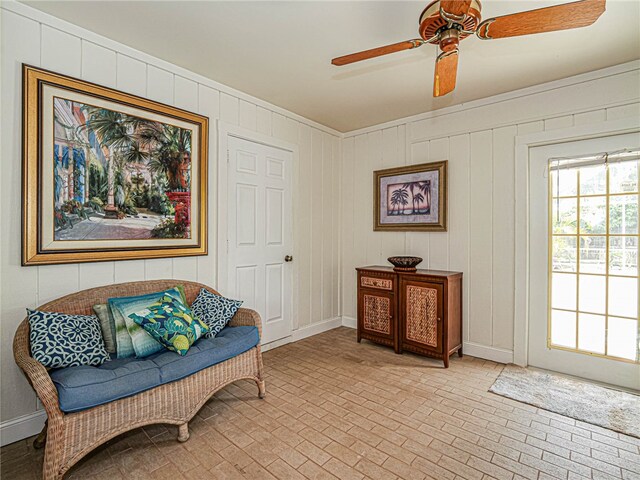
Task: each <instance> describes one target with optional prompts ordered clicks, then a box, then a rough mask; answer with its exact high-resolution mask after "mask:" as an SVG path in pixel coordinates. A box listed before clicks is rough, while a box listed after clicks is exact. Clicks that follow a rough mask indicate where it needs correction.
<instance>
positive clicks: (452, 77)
mask: <svg viewBox="0 0 640 480" xmlns="http://www.w3.org/2000/svg"><path fill="white" fill-rule="evenodd" d="M457 74H458V49H457V48H456V49H454V50H450V51H448V52H443V53H441V54H440V55H438V58H437V59H436V72H435V75H434V78H433V96H434V97H441V96H442V95H446V94H447V93H449V92H452V91H453V89H454V88H456V75H457Z"/></svg>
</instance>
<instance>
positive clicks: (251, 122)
mask: <svg viewBox="0 0 640 480" xmlns="http://www.w3.org/2000/svg"><path fill="white" fill-rule="evenodd" d="M238 107H239V108H238V122H239V124H240V126H241V127H242V128H246V129H247V130H251V131H252V132H255V131H256V130H257V128H258V127H257V117H256V106H255V105H254V104H253V103H249V102H247V101H246V100H240V104H239V106H238Z"/></svg>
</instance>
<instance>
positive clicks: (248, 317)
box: [229, 308, 262, 338]
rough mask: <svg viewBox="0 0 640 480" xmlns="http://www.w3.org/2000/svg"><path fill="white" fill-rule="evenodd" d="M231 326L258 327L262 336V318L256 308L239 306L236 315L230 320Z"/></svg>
mask: <svg viewBox="0 0 640 480" xmlns="http://www.w3.org/2000/svg"><path fill="white" fill-rule="evenodd" d="M229 326H230V327H242V326H252V327H258V333H259V334H260V338H262V320H261V319H260V315H259V314H258V312H256V311H255V310H251V309H249V308H239V309H238V311H237V312H236V314H235V315H234V317H233V318H232V319H231V321H230V322H229Z"/></svg>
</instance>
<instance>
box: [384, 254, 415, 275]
mask: <svg viewBox="0 0 640 480" xmlns="http://www.w3.org/2000/svg"><path fill="white" fill-rule="evenodd" d="M387 261H388V262H389V263H390V264H391V265H393V269H394V270H395V271H396V272H415V271H416V270H417V268H416V267H417V266H418V264H419V263H420V262H422V258H420V257H408V256H403V255H401V256H398V257H389V258H387Z"/></svg>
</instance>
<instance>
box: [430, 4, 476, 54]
mask: <svg viewBox="0 0 640 480" xmlns="http://www.w3.org/2000/svg"><path fill="white" fill-rule="evenodd" d="M481 10H482V5H481V3H480V1H479V0H472V2H471V6H470V7H469V11H468V12H467V15H466V17H465V18H464V20H463V21H462V22H461V23H460V24H459V27H457V28H456V29H457V30H459V32H458V35H457V38H456V40H462V39H464V38H466V37H468V36H469V33H463V30H464V31H467V32H474V31H475V29H476V28H477V27H478V25H479V24H480V20H481V14H480V12H481ZM448 26H449V24H448V23H447V21H446V20H445V19H444V18H442V17H441V16H440V1H439V0H436V1H435V2H431V3H430V4H429V5H427V8H425V9H424V10H423V12H422V14H421V15H420V27H419V28H418V32H419V33H420V36H421V37H422V38H423V39H424V40H429V39H430V38H433V37H436V39H434V40H433V41H432V42H431V43H435V44H437V43H440V42H441V37H442V36H443V34H444V32H448V31H449V30H451V29H450V28H448ZM449 36H451V35H449ZM449 43H450V42H446V44H447V45H448V44H449ZM457 44H458V42H457V41H456V43H455V45H456V46H457ZM441 46H442V45H441ZM443 50H444V48H443Z"/></svg>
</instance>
